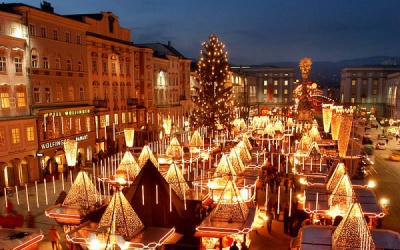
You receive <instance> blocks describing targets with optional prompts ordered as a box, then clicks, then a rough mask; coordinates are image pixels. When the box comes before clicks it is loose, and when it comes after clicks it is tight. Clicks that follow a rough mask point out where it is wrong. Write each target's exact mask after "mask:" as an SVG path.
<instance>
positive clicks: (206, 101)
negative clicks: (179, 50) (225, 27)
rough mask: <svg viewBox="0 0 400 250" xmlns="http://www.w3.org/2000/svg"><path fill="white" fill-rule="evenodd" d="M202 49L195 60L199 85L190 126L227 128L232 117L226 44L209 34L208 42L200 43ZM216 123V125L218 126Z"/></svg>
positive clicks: (230, 124) (230, 123)
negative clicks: (198, 57)
mask: <svg viewBox="0 0 400 250" xmlns="http://www.w3.org/2000/svg"><path fill="white" fill-rule="evenodd" d="M202 45H203V46H204V48H205V50H202V51H201V55H202V57H201V58H200V60H199V61H198V63H197V66H198V69H197V75H198V77H199V86H198V87H196V88H195V90H196V96H194V98H193V102H194V104H195V109H194V111H193V115H192V118H191V123H192V126H193V127H195V128H199V127H202V126H205V127H209V128H213V129H216V128H217V127H220V126H221V125H222V126H223V127H225V128H230V126H232V122H233V120H234V116H233V113H234V112H233V99H232V86H228V85H227V79H228V76H229V65H228V58H227V52H226V51H224V47H225V45H224V44H223V43H222V42H219V41H218V38H217V37H216V36H215V35H213V34H211V35H210V41H209V43H207V42H204V43H203V44H202ZM218 125H219V126H218Z"/></svg>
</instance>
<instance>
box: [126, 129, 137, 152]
mask: <svg viewBox="0 0 400 250" xmlns="http://www.w3.org/2000/svg"><path fill="white" fill-rule="evenodd" d="M124 135H125V143H126V146H127V147H130V148H131V147H133V140H134V138H135V129H134V128H125V129H124Z"/></svg>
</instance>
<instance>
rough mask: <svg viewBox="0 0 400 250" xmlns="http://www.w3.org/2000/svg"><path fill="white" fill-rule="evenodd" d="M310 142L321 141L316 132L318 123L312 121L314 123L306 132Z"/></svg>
mask: <svg viewBox="0 0 400 250" xmlns="http://www.w3.org/2000/svg"><path fill="white" fill-rule="evenodd" d="M308 134H309V136H310V139H311V141H315V142H320V141H321V136H320V134H319V131H318V123H317V121H315V120H314V123H313V125H312V127H311V129H310V131H309V132H308Z"/></svg>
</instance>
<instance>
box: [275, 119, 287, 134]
mask: <svg viewBox="0 0 400 250" xmlns="http://www.w3.org/2000/svg"><path fill="white" fill-rule="evenodd" d="M274 131H279V132H280V133H283V131H285V127H284V126H283V123H282V121H281V120H277V121H276V122H275V124H274Z"/></svg>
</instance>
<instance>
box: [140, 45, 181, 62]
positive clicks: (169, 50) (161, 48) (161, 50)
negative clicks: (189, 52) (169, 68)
mask: <svg viewBox="0 0 400 250" xmlns="http://www.w3.org/2000/svg"><path fill="white" fill-rule="evenodd" d="M135 45H136V46H138V47H144V48H151V49H153V50H154V53H153V56H155V57H158V58H165V59H166V58H167V57H166V56H167V55H172V56H177V57H179V58H180V59H188V58H186V57H185V56H184V55H182V54H181V53H180V52H179V51H178V50H176V49H175V48H174V47H172V45H171V42H168V45H166V44H162V43H143V44H135Z"/></svg>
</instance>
